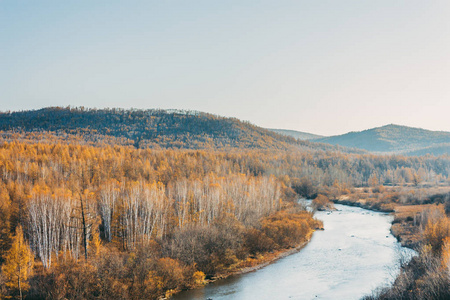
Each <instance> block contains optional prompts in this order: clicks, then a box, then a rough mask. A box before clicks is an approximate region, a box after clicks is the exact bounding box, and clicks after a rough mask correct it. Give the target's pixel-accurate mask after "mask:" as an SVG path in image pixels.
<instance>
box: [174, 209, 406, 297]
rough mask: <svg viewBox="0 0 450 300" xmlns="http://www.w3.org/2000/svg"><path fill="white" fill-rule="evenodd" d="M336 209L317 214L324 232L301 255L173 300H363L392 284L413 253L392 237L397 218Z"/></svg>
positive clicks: (187, 292)
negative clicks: (393, 222) (392, 225)
mask: <svg viewBox="0 0 450 300" xmlns="http://www.w3.org/2000/svg"><path fill="white" fill-rule="evenodd" d="M335 206H336V209H337V211H333V212H317V213H316V215H315V217H316V218H318V219H320V220H322V221H323V222H324V228H325V230H324V231H316V232H315V233H314V235H313V237H312V239H311V241H310V242H309V243H308V244H307V245H306V247H304V248H303V249H302V250H301V251H299V252H297V253H295V254H292V255H290V256H287V257H285V258H282V259H280V260H278V261H276V262H274V263H273V264H271V265H269V266H267V267H265V268H263V269H260V270H257V271H255V272H251V273H247V274H242V275H236V276H231V277H229V278H227V279H223V280H218V281H216V282H213V283H211V284H209V285H207V286H205V287H203V288H201V289H195V290H190V291H185V292H182V293H180V294H177V295H175V296H174V297H173V298H172V299H174V300H187V299H199V300H200V299H201V300H204V299H208V298H210V299H213V300H222V299H360V298H361V297H362V296H364V295H366V294H369V293H370V292H371V291H372V290H373V289H374V288H376V287H379V286H382V285H386V284H390V283H391V282H392V281H393V279H394V278H395V276H396V275H397V274H398V269H399V265H398V261H399V258H400V257H401V256H403V257H411V255H413V254H414V251H412V250H410V249H408V248H404V247H401V246H400V244H399V243H397V241H396V239H395V238H394V236H392V235H391V234H390V231H389V229H390V226H391V222H392V218H393V217H392V215H389V214H385V213H379V212H373V211H369V210H365V209H362V208H359V207H350V206H345V205H335Z"/></svg>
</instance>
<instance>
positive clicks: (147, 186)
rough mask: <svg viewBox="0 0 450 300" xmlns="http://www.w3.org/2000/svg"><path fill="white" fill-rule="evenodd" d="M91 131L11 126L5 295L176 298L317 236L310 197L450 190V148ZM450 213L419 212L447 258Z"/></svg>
mask: <svg viewBox="0 0 450 300" xmlns="http://www.w3.org/2000/svg"><path fill="white" fill-rule="evenodd" d="M3 124H6V123H3ZM2 126H6V125H2ZM23 126H26V124H25V123H24V125H23ZM49 126H51V125H49ZM53 129H55V128H53ZM55 130H56V129H55ZM80 132H81V131H80ZM80 132H77V133H76V134H72V133H64V134H61V133H55V132H48V131H32V130H31V131H23V130H18V129H17V130H16V131H14V130H12V129H11V128H9V129H8V131H4V132H3V133H2V136H3V140H2V141H1V143H0V178H1V180H0V257H1V273H0V287H1V288H0V297H1V298H5V299H6V298H15V299H24V298H27V299H111V298H114V299H142V298H147V299H158V298H161V297H169V296H170V295H171V294H173V293H176V292H178V291H180V290H183V289H190V288H193V287H196V286H201V285H203V284H206V283H207V282H208V281H210V280H214V279H216V278H221V277H226V276H228V275H230V274H233V273H235V272H239V270H241V269H243V268H246V267H251V266H255V265H257V264H260V263H261V262H265V261H267V260H270V259H271V258H272V257H274V256H276V255H277V253H280V252H282V251H285V250H286V249H292V248H295V247H298V246H299V245H301V244H302V243H305V242H307V241H308V240H309V238H310V237H311V235H312V234H313V231H314V230H316V229H318V228H321V227H322V224H321V223H320V221H318V220H315V219H314V216H313V213H312V212H308V211H306V210H305V208H304V207H302V206H301V205H299V204H298V203H297V201H296V200H297V199H298V198H299V197H303V198H308V199H316V203H318V205H319V204H320V206H323V205H325V206H326V205H328V203H327V199H331V200H334V201H339V200H343V199H346V201H353V200H355V201H356V200H360V199H365V203H366V204H370V206H371V208H372V209H378V210H385V211H392V210H393V209H394V207H395V205H410V206H412V205H413V204H414V205H429V204H433V205H436V204H437V207H441V206H442V207H445V205H448V203H449V201H450V200H449V198H450V197H445V195H444V196H442V195H443V194H442V189H444V190H445V188H447V187H448V186H449V184H450V181H449V178H450V177H449V173H450V157H449V156H440V157H434V156H423V157H405V156H401V155H383V156H380V155H373V154H369V153H365V152H358V151H348V152H344V151H339V148H329V147H322V145H321V144H318V146H317V147H316V145H315V144H314V143H311V144H309V146H307V147H306V146H305V147H301V148H299V147H297V146H298V145H297V146H295V147H291V146H292V145H295V143H296V142H294V143H293V144H289V145H290V146H287V147H285V148H279V147H275V148H271V147H265V148H258V147H257V148H254V147H252V146H249V145H250V144H249V143H247V142H245V141H244V142H243V143H242V144H240V145H239V146H237V144H236V145H235V147H231V148H227V149H226V150H224V149H222V148H221V147H210V148H206V149H203V148H200V149H179V148H178V147H157V148H154V147H147V146H146V147H144V146H143V145H144V144H143V143H141V142H140V143H139V145H138V147H136V141H135V140H134V139H131V138H136V137H135V136H131V137H129V138H130V139H129V141H130V142H129V143H118V144H115V141H117V140H116V139H128V138H126V137H123V136H119V135H117V136H106V135H103V134H102V135H101V137H102V142H101V143H99V142H95V143H89V142H86V141H87V140H89V139H92V135H91V132H90V131H89V132H88V133H86V132H85V133H80ZM105 136H106V137H105ZM274 137H276V135H275V134H274ZM108 138H110V141H111V143H108V142H105V141H106V140H107V139H108ZM191 138H192V139H193V140H195V139H194V138H193V137H191ZM264 139H265V136H262V140H264ZM170 140H171V141H172V142H176V139H170ZM236 141H238V140H236ZM148 143H149V142H148ZM148 143H147V144H148ZM271 143H272V142H271ZM114 144H115V145H114ZM211 145H212V144H211ZM305 145H306V144H305ZM330 147H331V146H330ZM181 148H182V147H181ZM187 148H189V147H187ZM439 205H441V206H439ZM447 214H448V211H445V208H442V209H441V210H440V213H439V214H438V213H433V212H429V213H428V215H427V214H426V213H423V212H422V215H423V217H422V218H421V220H422V221H421V222H416V223H417V224H419V223H420V224H421V225H420V226H421V227H420V228H421V231H420V232H421V234H422V235H421V236H422V237H423V238H422V240H421V242H422V244H423V248H422V249H424V250H423V251H425V252H424V253H426V255H429V256H430V255H431V256H432V257H433V259H435V260H436V261H438V262H439V265H440V264H441V262H442V264H445V263H446V262H447V261H448V257H447V256H446V255H447V253H448V249H447V248H446V247H448V245H449V243H448V241H449V236H450V229H449V227H448V226H449V225H448V224H449V223H446V222H448V217H447ZM419 215H420V213H419ZM437 216H440V217H439V218H438V217H437ZM413 217H414V218H415V215H414V216H413ZM417 218H418V217H417ZM405 220H406V219H405ZM408 220H410V219H408ZM414 220H415V219H414ZM446 220H447V221H446ZM436 224H438V225H436ZM433 226H434V227H433ZM426 247H429V249H431V250H429V251H428V252H426V249H428V248H426ZM421 257H426V256H421ZM405 268H406V266H405ZM405 270H406V269H405ZM422 275H423V274H422ZM420 276H421V275H420ZM420 276H419V275H417V278H419V279H420V278H421V277H420ZM444 284H445V282H444ZM383 293H384V294H383V295H388V292H387V291H383ZM380 295H381V294H380ZM380 297H381V296H380ZM381 298H382V297H381Z"/></svg>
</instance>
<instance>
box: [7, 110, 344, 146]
mask: <svg viewBox="0 0 450 300" xmlns="http://www.w3.org/2000/svg"><path fill="white" fill-rule="evenodd" d="M0 130H1V131H2V136H3V139H6V140H8V139H9V140H17V139H18V137H19V139H31V140H33V139H38V138H40V137H42V136H44V138H47V139H48V135H42V133H51V135H52V136H53V137H55V138H56V139H64V140H70V139H74V138H75V139H76V140H77V141H80V142H86V141H87V142H89V143H93V144H95V143H108V144H121V145H133V146H135V147H137V148H158V147H161V148H186V149H210V148H215V149H225V148H230V147H231V148H247V149H252V148H256V149H287V148H292V147H297V148H298V147H300V148H313V149H321V150H336V149H337V148H336V147H334V146H329V145H325V144H312V143H309V142H307V141H299V140H296V139H294V138H292V137H288V136H285V135H280V134H277V133H274V132H272V131H269V130H267V129H264V128H261V127H258V126H255V125H252V124H250V123H248V122H242V121H240V120H238V119H235V118H225V117H220V116H216V115H212V114H208V113H203V112H196V111H180V110H160V109H152V110H136V109H131V110H124V109H85V108H70V107H69V108H62V107H50V108H43V109H39V110H29V111H21V112H4V113H0Z"/></svg>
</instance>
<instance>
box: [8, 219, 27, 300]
mask: <svg viewBox="0 0 450 300" xmlns="http://www.w3.org/2000/svg"><path fill="white" fill-rule="evenodd" d="M33 260H34V257H33V252H32V251H31V249H30V247H29V246H28V245H27V244H26V242H25V240H24V238H23V231H22V227H21V226H20V225H19V226H17V228H16V235H15V236H14V237H13V241H12V246H11V249H10V250H9V251H8V253H7V255H6V257H5V264H4V265H3V267H2V271H3V274H5V276H6V277H7V282H6V286H7V287H9V288H10V289H12V290H18V291H19V297H20V299H22V291H26V290H28V288H29V285H28V282H27V280H28V276H29V275H30V273H31V268H32V266H33Z"/></svg>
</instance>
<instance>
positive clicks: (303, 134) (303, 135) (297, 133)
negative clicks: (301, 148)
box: [269, 128, 324, 141]
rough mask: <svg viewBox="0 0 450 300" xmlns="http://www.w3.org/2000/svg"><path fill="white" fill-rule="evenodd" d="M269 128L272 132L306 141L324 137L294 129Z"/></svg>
mask: <svg viewBox="0 0 450 300" xmlns="http://www.w3.org/2000/svg"><path fill="white" fill-rule="evenodd" d="M269 130H270V131H273V132H276V133H279V134H283V135H287V136H291V137H293V138H296V139H300V140H307V141H312V140H315V139H319V138H323V137H324V136H323V135H317V134H312V133H308V132H302V131H296V130H288V129H271V128H269Z"/></svg>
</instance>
